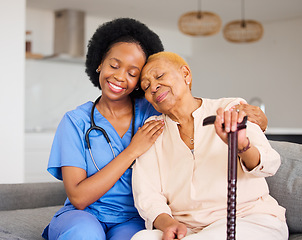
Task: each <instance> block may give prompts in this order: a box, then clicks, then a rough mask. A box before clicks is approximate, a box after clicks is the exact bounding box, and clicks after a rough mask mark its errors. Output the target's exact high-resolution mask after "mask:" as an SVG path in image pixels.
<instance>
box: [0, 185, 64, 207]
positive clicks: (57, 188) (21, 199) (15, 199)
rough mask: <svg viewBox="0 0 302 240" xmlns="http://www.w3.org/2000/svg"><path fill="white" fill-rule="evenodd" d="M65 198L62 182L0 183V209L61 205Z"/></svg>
mask: <svg viewBox="0 0 302 240" xmlns="http://www.w3.org/2000/svg"><path fill="white" fill-rule="evenodd" d="M65 199H66V193H65V189H64V185H63V183H62V182H44V183H20V184H0V210H15V209H28V208H39V207H48V206H56V205H63V204H64V201H65Z"/></svg>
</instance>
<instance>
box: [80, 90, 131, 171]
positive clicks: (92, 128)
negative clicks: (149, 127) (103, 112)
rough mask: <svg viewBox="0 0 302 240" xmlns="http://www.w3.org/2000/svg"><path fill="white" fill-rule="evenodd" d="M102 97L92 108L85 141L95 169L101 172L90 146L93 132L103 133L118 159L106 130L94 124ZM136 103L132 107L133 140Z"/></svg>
mask: <svg viewBox="0 0 302 240" xmlns="http://www.w3.org/2000/svg"><path fill="white" fill-rule="evenodd" d="M101 97H102V95H101V96H99V97H98V98H97V99H96V100H95V101H94V103H93V105H92V108H91V112H90V124H91V125H90V128H88V130H87V131H86V134H85V141H86V143H87V147H88V151H89V155H90V157H91V159H92V162H93V164H94V166H95V168H96V169H97V170H98V171H100V169H99V167H98V166H97V164H96V162H95V160H94V157H93V155H92V151H91V145H90V141H89V133H90V132H91V131H92V130H97V131H101V132H102V134H103V135H104V137H105V139H106V141H107V142H108V144H109V146H110V149H111V151H112V155H113V159H114V158H115V157H116V155H115V153H114V150H113V147H112V144H111V141H110V138H109V136H108V134H107V132H106V131H105V129H104V128H102V127H100V126H97V125H96V124H95V122H94V117H93V115H94V110H95V107H96V104H97V103H98V102H99V100H100V99H101ZM134 104H135V103H134V101H132V107H133V111H132V112H133V116H132V129H131V131H132V132H131V138H132V137H133V135H134V126H135V125H134V123H135V106H134ZM132 165H133V163H132V164H131V166H130V168H131V167H132Z"/></svg>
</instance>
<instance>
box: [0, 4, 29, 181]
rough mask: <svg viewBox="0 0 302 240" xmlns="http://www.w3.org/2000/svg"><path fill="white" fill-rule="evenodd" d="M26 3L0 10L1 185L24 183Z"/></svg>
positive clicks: (2, 7)
mask: <svg viewBox="0 0 302 240" xmlns="http://www.w3.org/2000/svg"><path fill="white" fill-rule="evenodd" d="M24 19H25V0H11V1H2V2H1V8H0V32H1V44H0V52H1V55H0V66H1V71H0V109H1V117H0V126H1V134H0V153H1V157H0V159H1V165H0V183H17V182H23V180H24V49H25V23H24Z"/></svg>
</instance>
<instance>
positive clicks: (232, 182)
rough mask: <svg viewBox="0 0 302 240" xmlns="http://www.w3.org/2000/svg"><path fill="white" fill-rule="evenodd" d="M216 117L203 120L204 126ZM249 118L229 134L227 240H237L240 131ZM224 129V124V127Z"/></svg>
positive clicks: (212, 121) (212, 122)
mask: <svg viewBox="0 0 302 240" xmlns="http://www.w3.org/2000/svg"><path fill="white" fill-rule="evenodd" d="M215 119H216V116H209V117H207V118H205V119H204V120H203V126H206V125H209V124H214V122H215ZM246 122H247V116H245V117H244V119H243V121H242V122H241V123H238V124H237V130H236V131H235V132H232V131H231V132H229V134H228V195H227V240H236V191H237V186H236V185H237V151H238V131H239V130H241V129H243V128H246ZM222 127H223V128H224V124H223V125H222Z"/></svg>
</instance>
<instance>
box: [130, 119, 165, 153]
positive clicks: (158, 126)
mask: <svg viewBox="0 0 302 240" xmlns="http://www.w3.org/2000/svg"><path fill="white" fill-rule="evenodd" d="M163 127H164V121H163V120H152V121H149V122H147V123H145V124H144V125H143V126H142V127H140V128H139V129H138V131H137V132H136V134H135V135H134V136H133V138H132V140H131V142H130V144H129V146H128V148H131V150H132V151H133V152H135V153H136V154H135V155H136V157H139V156H140V155H142V154H143V153H145V152H146V151H147V150H148V149H149V148H150V147H151V146H152V144H153V143H154V142H155V141H156V139H157V138H158V136H159V135H160V134H161V133H162V132H163Z"/></svg>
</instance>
